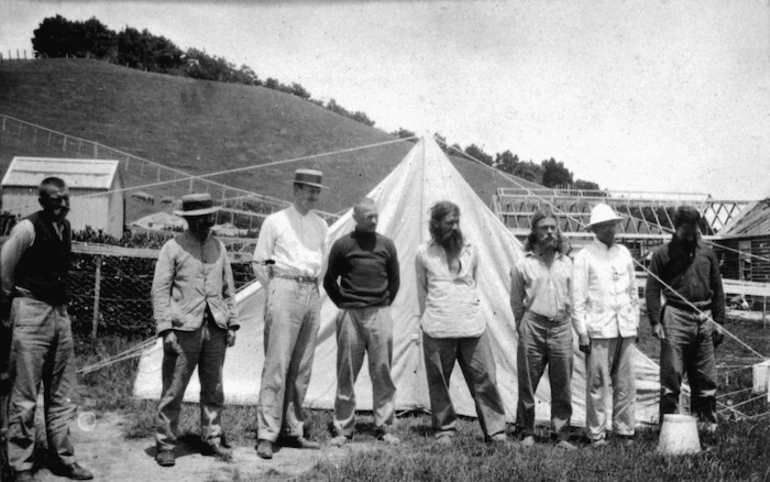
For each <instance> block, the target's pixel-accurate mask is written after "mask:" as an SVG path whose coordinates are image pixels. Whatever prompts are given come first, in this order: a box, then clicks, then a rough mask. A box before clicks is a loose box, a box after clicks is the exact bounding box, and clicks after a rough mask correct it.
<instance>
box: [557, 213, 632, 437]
mask: <svg viewBox="0 0 770 482" xmlns="http://www.w3.org/2000/svg"><path fill="white" fill-rule="evenodd" d="M621 220H622V218H621V217H619V216H618V215H617V214H616V213H615V211H614V210H613V209H612V208H611V207H610V206H609V205H607V204H603V203H600V204H597V205H596V206H594V208H593V209H592V210H591V219H590V223H589V225H588V229H590V230H591V231H592V232H593V233H594V236H595V239H594V241H593V242H592V243H591V244H589V245H587V246H586V247H585V248H583V249H582V250H581V251H580V252H579V253H578V254H577V256H575V260H574V262H573V269H572V323H573V326H574V328H575V332H576V333H577V335H578V337H579V341H578V344H579V347H580V350H581V351H582V352H583V353H585V355H586V362H585V363H586V434H587V436H588V438H589V439H590V440H591V444H592V446H594V447H602V446H604V445H607V441H606V431H607V429H608V428H609V427H608V425H610V424H609V423H608V421H607V405H608V403H609V402H610V401H611V402H612V424H611V425H610V427H612V428H613V429H614V432H615V435H617V436H618V438H619V439H620V440H622V441H623V442H624V443H626V444H628V443H632V442H633V436H634V433H635V425H636V417H635V405H636V383H635V379H634V377H635V375H634V365H633V349H634V344H635V341H636V334H637V329H638V327H639V293H638V291H637V288H636V274H635V272H634V260H633V258H632V257H631V253H629V251H628V249H627V248H626V247H625V246H623V245H622V244H618V243H616V242H615V229H616V225H617V224H618V223H619V222H620V221H621ZM610 385H611V386H612V387H611V388H610ZM610 391H611V392H610Z"/></svg>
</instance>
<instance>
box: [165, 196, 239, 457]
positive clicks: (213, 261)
mask: <svg viewBox="0 0 770 482" xmlns="http://www.w3.org/2000/svg"><path fill="white" fill-rule="evenodd" d="M218 209H219V207H217V206H214V205H213V202H212V200H211V195H210V194H208V193H202V194H188V195H187V196H184V197H183V198H182V210H181V211H176V214H177V215H178V216H182V217H184V218H185V219H186V220H187V230H186V231H185V232H184V233H182V234H180V235H178V236H176V237H175V238H174V239H171V240H169V241H167V242H166V244H164V245H163V248H161V250H160V253H159V254H158V262H157V263H156V264H155V276H154V278H153V280H152V309H153V315H154V317H155V322H156V323H157V334H158V336H159V337H161V338H163V392H162V394H161V397H160V404H159V407H158V416H157V423H156V429H155V441H156V444H157V449H158V452H157V454H156V455H155V460H156V461H157V462H158V464H159V465H160V466H161V467H170V466H172V465H174V463H175V454H174V446H175V445H176V440H177V438H176V437H177V434H176V431H177V426H178V423H179V411H180V409H181V408H182V398H183V397H184V392H185V389H186V388H187V384H188V382H189V381H190V376H191V375H192V373H193V370H194V369H195V367H196V365H197V367H198V378H199V379H200V385H201V394H200V406H201V425H202V427H201V439H203V447H204V449H203V454H204V455H213V456H216V457H218V458H220V459H222V460H230V459H231V458H232V453H231V451H230V450H229V449H228V448H227V447H225V446H224V444H223V443H222V438H223V436H222V422H221V416H222V411H223V410H224V402H225V395H224V389H223V386H222V365H224V363H225V351H226V350H227V347H229V346H233V345H234V344H235V332H236V330H238V326H239V325H238V309H237V308H236V306H235V284H234V283H233V272H232V269H231V268H230V261H229V260H228V259H227V252H226V251H225V245H224V244H223V243H222V241H220V240H218V239H217V238H215V237H214V235H213V234H211V227H212V226H213V225H214V213H215V212H216V211H217V210H218Z"/></svg>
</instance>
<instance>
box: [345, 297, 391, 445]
mask: <svg viewBox="0 0 770 482" xmlns="http://www.w3.org/2000/svg"><path fill="white" fill-rule="evenodd" d="M364 354H366V355H368V358H369V376H370V377H371V379H372V399H373V403H374V406H373V407H372V411H373V412H374V428H375V431H376V432H378V433H384V432H385V431H387V428H388V427H389V426H390V425H392V424H393V419H394V414H395V410H396V403H395V396H396V386H395V385H394V384H393V379H392V378H391V374H390V369H391V362H392V360H393V320H392V319H391V317H390V307H387V306H382V307H370V308H347V309H344V310H342V311H341V312H340V313H339V315H338V316H337V395H336V397H335V399H334V429H335V431H336V433H337V434H338V435H345V436H347V437H350V436H352V435H353V431H354V428H355V409H356V394H355V392H354V390H353V388H354V386H355V384H356V378H358V373H359V372H360V371H361V367H362V365H363V363H364Z"/></svg>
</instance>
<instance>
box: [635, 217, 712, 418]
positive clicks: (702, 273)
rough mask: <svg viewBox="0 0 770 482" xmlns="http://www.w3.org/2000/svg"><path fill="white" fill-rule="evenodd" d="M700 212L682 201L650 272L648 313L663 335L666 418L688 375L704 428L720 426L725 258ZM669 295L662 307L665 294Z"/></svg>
mask: <svg viewBox="0 0 770 482" xmlns="http://www.w3.org/2000/svg"><path fill="white" fill-rule="evenodd" d="M700 223H701V214H700V212H699V211H698V210H697V209H695V208H694V207H692V206H680V207H678V208H677V209H676V211H675V213H674V229H675V232H674V235H673V237H672V238H671V241H670V242H668V243H666V244H664V245H663V246H661V247H659V248H658V249H657V250H656V251H655V253H654V254H653V255H652V261H651V262H650V275H649V276H648V277H647V288H646V290H645V296H646V298H647V313H648V314H649V317H650V326H651V327H652V334H653V335H654V336H655V337H656V338H659V339H660V419H659V421H660V422H661V423H662V422H663V416H664V415H666V414H670V413H677V411H678V408H679V391H680V386H681V384H682V378H683V377H684V374H685V373H687V378H688V380H689V382H690V390H691V397H690V410H691V413H692V415H694V416H695V417H697V418H698V422H699V426H700V429H701V430H702V431H704V432H706V433H713V432H714V431H715V430H716V425H717V416H716V415H717V414H716V408H717V400H716V392H717V367H716V355H715V347H716V346H717V345H719V344H720V343H721V342H722V340H723V339H724V329H723V328H722V324H723V323H724V321H725V294H724V289H723V288H722V276H721V275H720V274H719V260H717V257H716V255H715V254H714V252H713V251H712V250H711V249H709V248H708V247H706V246H704V245H703V243H702V242H701V241H700V230H699V228H698V226H699V225H700ZM661 294H663V296H664V297H665V299H666V305H665V306H664V308H663V309H661V304H660V296H661Z"/></svg>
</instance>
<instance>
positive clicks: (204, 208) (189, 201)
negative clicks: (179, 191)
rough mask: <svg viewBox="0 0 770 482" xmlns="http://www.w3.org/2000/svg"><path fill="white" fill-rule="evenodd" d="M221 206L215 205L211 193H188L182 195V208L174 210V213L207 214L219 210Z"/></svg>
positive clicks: (181, 214) (186, 214)
mask: <svg viewBox="0 0 770 482" xmlns="http://www.w3.org/2000/svg"><path fill="white" fill-rule="evenodd" d="M219 209H220V207H219V206H214V201H212V200H211V194H209V193H207V192H204V193H201V194H187V195H185V196H182V209H180V210H176V211H174V214H176V215H177V216H182V217H190V216H205V215H206V214H211V213H215V212H217V211H219Z"/></svg>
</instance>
